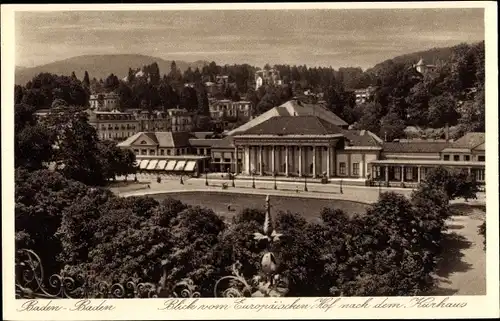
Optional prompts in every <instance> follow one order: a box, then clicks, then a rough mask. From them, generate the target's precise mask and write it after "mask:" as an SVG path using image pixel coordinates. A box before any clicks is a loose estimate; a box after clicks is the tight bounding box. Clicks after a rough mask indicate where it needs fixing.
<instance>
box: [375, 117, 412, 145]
mask: <svg viewBox="0 0 500 321" xmlns="http://www.w3.org/2000/svg"><path fill="white" fill-rule="evenodd" d="M405 128H406V126H405V122H404V121H403V120H402V119H400V118H399V115H398V114H396V113H389V114H387V115H385V116H384V117H382V119H381V121H380V135H382V136H383V137H384V139H386V140H387V141H393V140H394V139H396V138H402V137H404V135H405V131H404V130H405Z"/></svg>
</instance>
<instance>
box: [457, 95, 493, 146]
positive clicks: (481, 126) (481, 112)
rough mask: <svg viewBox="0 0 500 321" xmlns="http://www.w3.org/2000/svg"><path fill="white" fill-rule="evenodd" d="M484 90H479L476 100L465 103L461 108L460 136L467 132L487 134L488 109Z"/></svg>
mask: <svg viewBox="0 0 500 321" xmlns="http://www.w3.org/2000/svg"><path fill="white" fill-rule="evenodd" d="M484 99H485V96H484V88H478V91H477V92H476V95H475V97H474V100H472V101H465V102H464V103H463V104H462V106H461V107H460V114H461V116H460V119H459V120H458V128H459V129H458V133H457V135H458V136H460V137H461V136H463V135H464V134H465V133H467V132H485V131H486V126H485V121H486V108H485V100H484Z"/></svg>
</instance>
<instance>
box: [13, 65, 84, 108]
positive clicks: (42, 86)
mask: <svg viewBox="0 0 500 321" xmlns="http://www.w3.org/2000/svg"><path fill="white" fill-rule="evenodd" d="M56 98H59V99H62V100H64V101H65V102H66V103H67V104H68V105H74V106H88V100H89V93H88V92H87V90H85V88H84V87H83V85H82V83H81V81H79V80H78V79H75V78H71V77H67V76H57V75H54V74H50V73H40V74H38V75H37V76H35V77H34V78H33V80H32V81H31V84H30V86H29V89H28V88H27V90H26V93H25V94H24V95H23V99H22V103H25V104H28V105H31V106H34V107H35V109H37V110H38V109H42V108H51V106H52V102H53V101H54V99H56Z"/></svg>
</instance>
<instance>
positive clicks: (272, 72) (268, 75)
mask: <svg viewBox="0 0 500 321" xmlns="http://www.w3.org/2000/svg"><path fill="white" fill-rule="evenodd" d="M281 84H282V81H281V77H280V72H279V71H278V70H276V69H268V70H267V69H263V70H258V71H257V72H256V73H255V90H257V89H259V88H260V87H262V86H264V85H281Z"/></svg>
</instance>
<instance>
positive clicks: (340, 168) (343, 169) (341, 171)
mask: <svg viewBox="0 0 500 321" xmlns="http://www.w3.org/2000/svg"><path fill="white" fill-rule="evenodd" d="M345 169H346V166H345V163H344V162H341V163H339V174H340V175H346V172H345Z"/></svg>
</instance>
